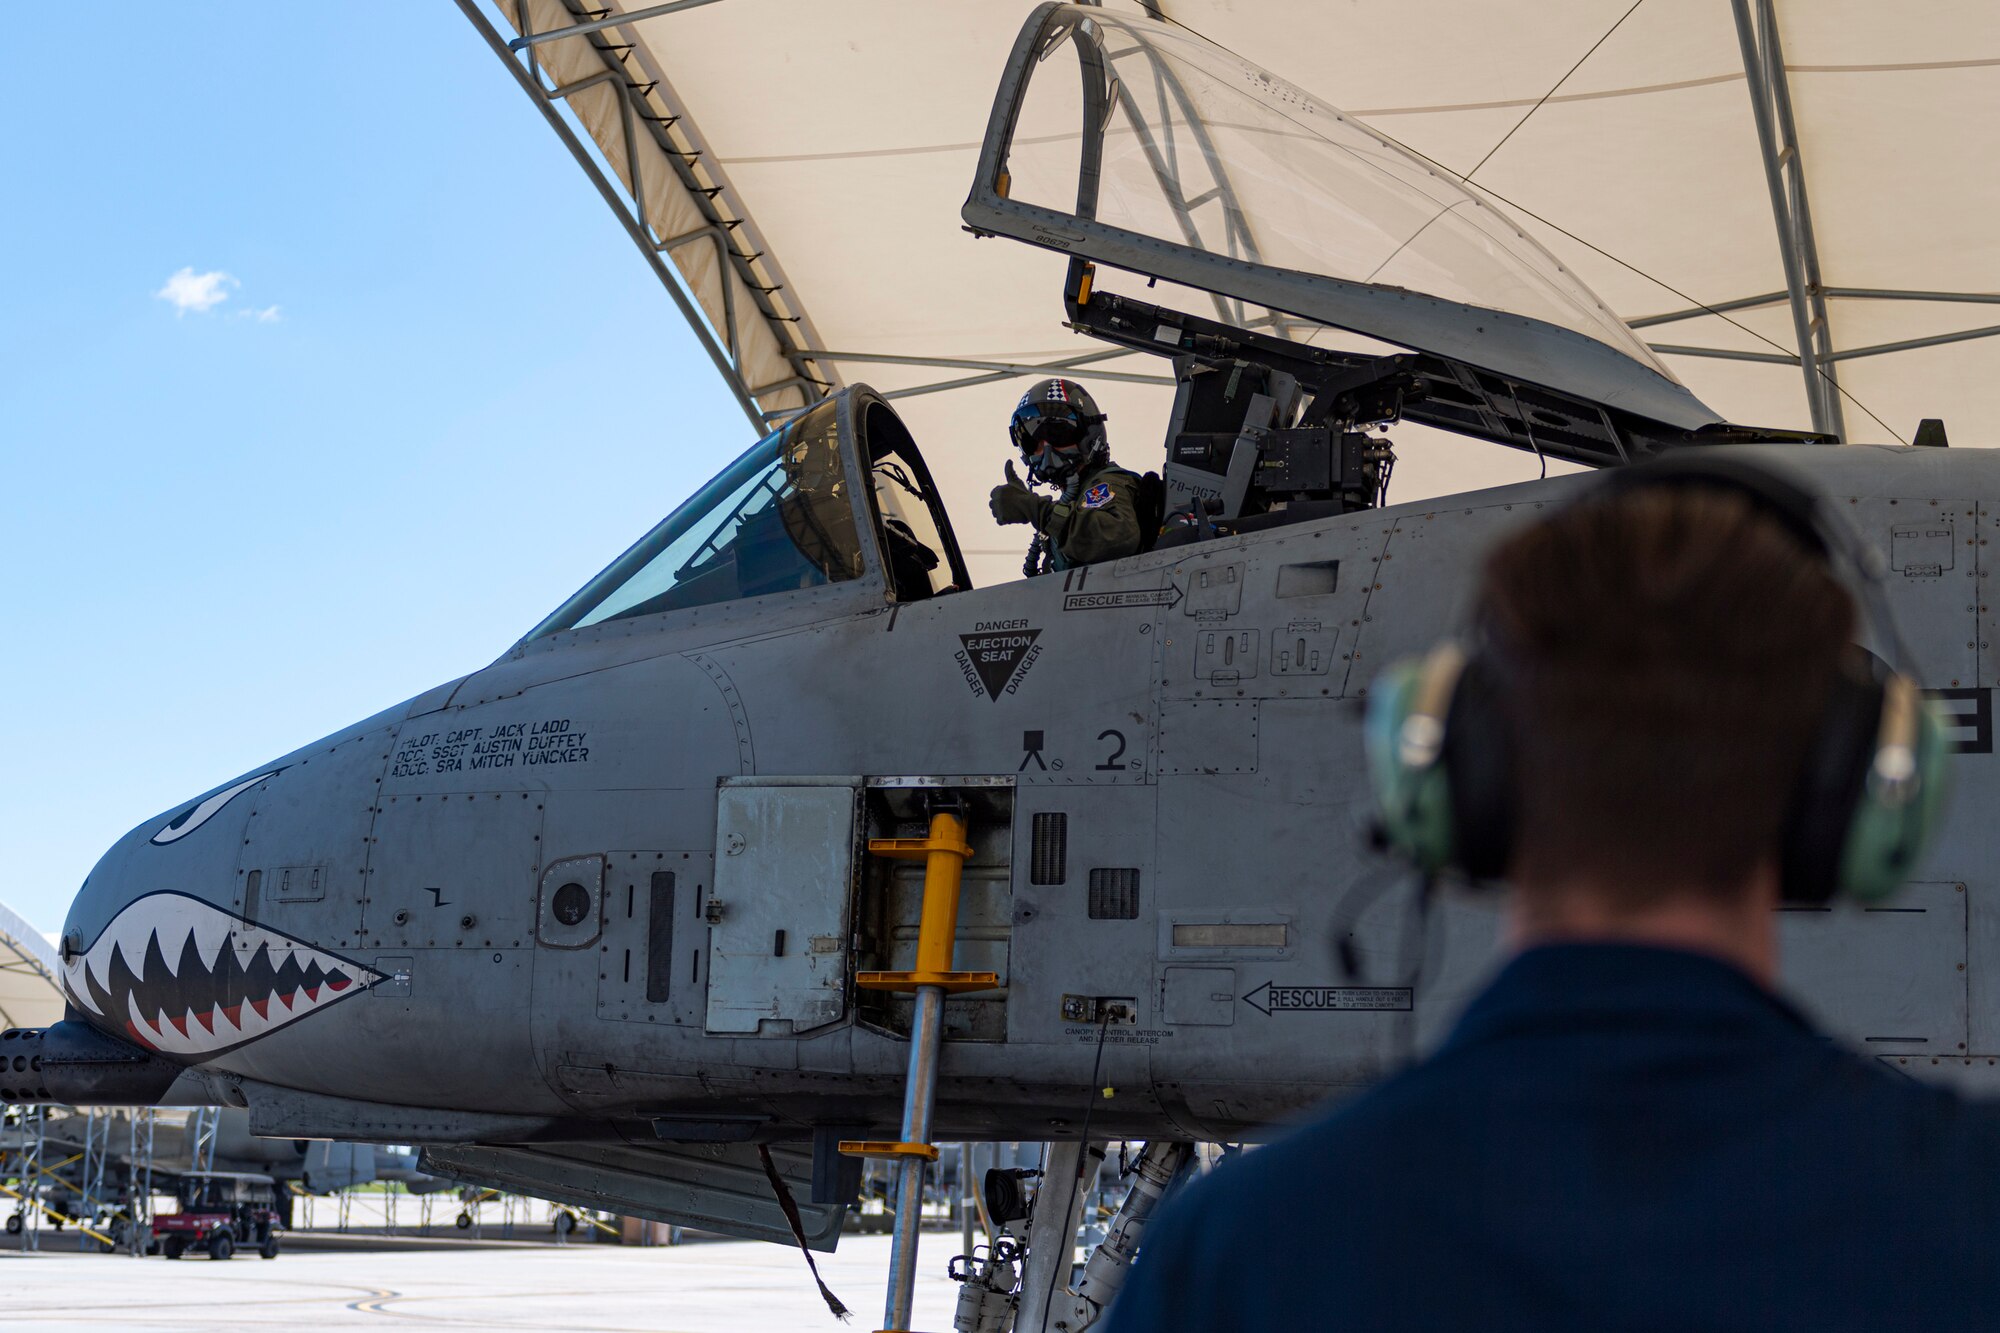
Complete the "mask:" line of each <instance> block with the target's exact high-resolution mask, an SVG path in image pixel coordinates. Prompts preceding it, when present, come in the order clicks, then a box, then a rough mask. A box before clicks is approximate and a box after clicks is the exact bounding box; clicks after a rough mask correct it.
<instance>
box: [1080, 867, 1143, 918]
mask: <svg viewBox="0 0 2000 1333" xmlns="http://www.w3.org/2000/svg"><path fill="white" fill-rule="evenodd" d="M1138 915H1139V871H1138V869H1137V868H1136V867H1133V866H1099V867H1097V868H1096V869H1094V870H1092V871H1091V872H1090V919H1091V920H1092V921H1131V920H1134V919H1135V918H1137V917H1138Z"/></svg>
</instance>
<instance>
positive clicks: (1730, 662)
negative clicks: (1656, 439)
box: [1479, 486, 1855, 909]
mask: <svg viewBox="0 0 2000 1333" xmlns="http://www.w3.org/2000/svg"><path fill="white" fill-rule="evenodd" d="M1479 606H1480V617H1481V621H1482V626H1483V628H1484V630H1485V632H1486V634H1487V637H1488V640H1489V649H1488V651H1489V652H1490V654H1491V657H1492V660H1493V661H1494V662H1495V665H1496V668H1497V673H1498V677H1499V681H1500V692H1501V696H1502V708H1503V710H1504V712H1505V714H1506V717H1507V722H1508V724H1509V729H1510V731H1511V732H1512V734H1513V737H1514V742H1515V744H1514V750H1513V753H1514V761H1515V765H1516V773H1515V779H1516V792H1517V801H1516V809H1517V811H1518V815H1519V824H1518V833H1517V836H1516V839H1515V845H1514V863H1513V865H1512V866H1511V867H1510V873H1511V875H1512V876H1513V877H1514V878H1515V879H1517V880H1519V881H1522V882H1525V883H1527V884H1529V885H1533V884H1537V883H1542V884H1549V883H1559V882H1567V881H1571V880H1574V879H1576V878H1578V877H1583V876H1587V877H1589V878H1590V879H1591V880H1593V881H1594V882H1596V883H1600V884H1602V885H1604V886H1605V888H1606V891H1607V892H1608V893H1612V894H1614V895H1616V898H1617V902H1616V903H1615V904H1614V905H1615V906H1618V907H1622V908H1627V909H1629V908H1633V907H1639V906H1643V905H1645V904H1647V903H1648V902H1651V901H1655V900H1657V899H1658V898H1659V897H1661V896H1663V895H1664V894H1666V893H1668V892H1673V891H1683V890H1688V889H1692V890H1696V891H1699V892H1704V893H1707V894H1710V895H1717V896H1720V895H1724V894H1727V893H1728V892H1730V891H1731V890H1732V889H1734V888H1736V887H1738V886H1740V885H1741V884H1743V882H1744V881H1745V880H1746V879H1747V878H1748V877H1749V875H1750V873H1751V871H1752V870H1753V869H1754V868H1755V867H1756V865H1757V864H1758V863H1759V861H1760V860H1763V859H1765V858H1768V857H1773V856H1775V855H1776V854H1777V852H1778V848H1779V836H1780V831H1781V829H1782V826H1783V823H1784V820H1785V816H1786V812H1787V808H1788V804H1789V800H1790V797H1791V794H1792V792H1793V790H1794V788H1795V787H1796V786H1797V782H1798V776H1799V773H1800V771H1801V768H1802V766H1803V765H1804V763H1805V762H1806V747H1807V745H1808V743H1809V741H1810V739H1811V737H1812V735H1813V732H1814V730H1815V727H1816V725H1817V723H1818V721H1819V719H1820V716H1821V713H1822V710H1823V709H1824V707H1825V705H1826V701H1827V697H1828V694H1829V691H1830V689H1831V687H1832V680H1833V673H1834V672H1835V670H1836V669H1837V668H1838V664H1839V662H1840V658H1841V654H1842V653H1843V652H1844V651H1846V647H1847V644H1848V643H1849V642H1850V640H1851V639H1852V637H1853V633H1854V622H1855V610H1854V602H1853V599H1852V598H1851V597H1850V596H1849V595H1848V593H1847V591H1846V590H1845V589H1844V588H1842V587H1841V586H1840V584H1839V583H1838V582H1837V581H1836V580H1835V579H1834V577H1833V575H1832V572H1831V571H1830V570H1829V569H1828V568H1827V565H1826V562H1825V561H1824V560H1823V559H1822V558H1821V557H1820V556H1819V555H1817V554H1816V553H1814V552H1811V551H1809V550H1808V549H1807V548H1806V547H1805V546H1804V545H1803V544H1802V543H1801V542H1800V540H1799V539H1798V537H1797V536H1795V535H1794V534H1793V533H1791V532H1789V531H1787V530H1786V529H1785V528H1784V527H1783V526H1781V525H1780V524H1779V523H1778V522H1777V521H1775V520H1774V519H1773V518H1772V517H1771V516H1770V515H1769V514H1768V513H1766V512H1765V511H1764V510H1763V509H1762V508H1761V507H1760V506H1758V505H1757V504H1756V503H1754V502H1753V501H1751V500H1750V499H1749V498H1748V497H1747V496H1744V495H1742V494H1740V493H1737V492H1735V491H1731V490H1728V489H1725V488H1722V487H1707V486H1673V487H1661V488H1657V489H1655V488H1643V489H1634V490H1632V491H1630V492H1627V493H1624V494H1619V495H1613V496H1608V497H1599V498H1595V499H1586V500H1584V501H1583V502H1582V503H1579V504H1575V505H1572V506H1570V507H1569V508H1567V509H1565V510H1563V511H1561V512H1559V513H1557V514H1556V515H1554V516H1553V517H1552V518H1550V519H1548V520H1546V521H1544V522H1541V523H1537V524H1535V525H1534V526H1533V527H1531V528H1528V529H1527V530H1525V531H1523V532H1520V533H1517V534H1516V535H1514V536H1513V537H1512V538H1510V539H1509V540H1507V541H1506V542H1504V543H1502V544H1501V545H1500V547H1499V548H1498V549H1497V550H1495V551H1494V552H1493V554H1492V555H1491V556H1490V557H1489V558H1488V560H1487V562H1486V568H1485V575H1484V579H1483V582H1482V586H1481V590H1480V603H1479Z"/></svg>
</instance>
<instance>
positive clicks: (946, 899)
mask: <svg viewBox="0 0 2000 1333" xmlns="http://www.w3.org/2000/svg"><path fill="white" fill-rule="evenodd" d="M868 850H869V852H870V853H871V854H873V855H876V856H887V857H893V858H897V859H901V860H916V859H919V858H921V859H922V860H923V862H924V901H923V911H922V916H921V918H920V919H919V921H918V924H917V965H916V968H915V969H914V970H913V971H909V972H863V973H860V974H858V975H857V976H856V977H855V979H854V983H855V985H857V986H859V987H861V988H863V989H867V990H891V991H908V992H913V993H914V995H915V1001H914V1003H913V1005H912V1007H911V1017H910V1071H909V1075H908V1079H907V1082H906V1083H905V1085H904V1088H903V1130H902V1137H901V1138H900V1139H899V1140H898V1141H897V1142H895V1143H869V1142H845V1143H842V1144H841V1145H840V1150H841V1151H842V1152H844V1153H847V1154H850V1155H853V1156H860V1157H882V1158H888V1159H889V1160H891V1161H894V1162H895V1163H896V1231H895V1236H894V1238H893V1240H892V1242H891V1248H890V1252H889V1293H888V1297H887V1299H886V1300H885V1302H884V1305H883V1316H882V1319H883V1323H882V1327H883V1329H884V1330H885V1331H887V1333H901V1330H906V1329H908V1328H909V1326H910V1308H911V1306H912V1304H913V1303H914V1302H915V1299H916V1290H917V1235H918V1228H919V1227H920V1226H921V1224H922V1222H923V1206H924V1167H925V1166H927V1165H928V1164H930V1163H931V1162H935V1161H936V1160H937V1148H936V1147H935V1146H933V1145H932V1143H931V1115H932V1111H933V1110H934V1108H935V1106H936V1102H937V1078H938V1061H939V1057H940V1053H941V1048H942V1047H943V1044H944V997H945V996H946V995H948V994H954V993H957V992H961V991H976V990H990V989H992V988H993V987H995V986H997V985H998V984H999V981H1000V978H999V977H998V976H996V975H995V974H993V973H991V972H954V971H952V966H951V964H952V950H953V947H954V942H955V940H956V938H957V935H958V891H959V884H960V881H961V880H962V879H963V877H964V872H965V862H966V859H967V858H968V857H970V856H971V855H972V848H971V846H970V845H969V844H968V843H967V842H966V841H965V820H964V817H963V815H962V814H960V813H959V812H958V811H957V810H950V809H936V810H934V811H933V812H932V814H931V825H930V835H929V836H928V837H923V838H871V839H869V842H868Z"/></svg>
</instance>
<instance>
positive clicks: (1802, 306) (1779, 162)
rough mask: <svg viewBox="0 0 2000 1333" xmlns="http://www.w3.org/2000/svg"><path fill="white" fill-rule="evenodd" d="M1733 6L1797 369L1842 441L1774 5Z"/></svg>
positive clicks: (1762, 0)
mask: <svg viewBox="0 0 2000 1333" xmlns="http://www.w3.org/2000/svg"><path fill="white" fill-rule="evenodd" d="M1730 7H1731V8H1732V9H1733V10H1734V11H1735V14H1736V37H1737V41H1738V44H1739V45H1740V46H1741V47H1742V48H1743V73H1744V76H1745V78H1746V80H1747V82H1748V83H1749V86H1750V107H1751V111H1752V113H1753V114H1754V117H1755V119H1756V122H1757V144H1758V147H1759V148H1760V149H1761V150H1762V152H1763V155H1764V179H1765V183H1766V184H1767V185H1768V186H1769V187H1770V191H1771V214H1772V217H1773V219H1774V220H1775V221H1776V223H1777V227H1778V249H1779V254H1780V257H1781V258H1782V259H1783V261H1784V269H1785V294H1786V300H1787V303H1788V304H1789V305H1790V306H1791V308H1792V331H1793V334H1794V336H1795V337H1796V338H1797V341H1798V349H1799V355H1798V361H1799V366H1800V368H1801V369H1802V370H1804V372H1805V377H1806V404H1807V406H1808V407H1809V408H1810V409H1811V410H1812V425H1813V429H1814V430H1816V431H1818V432H1820V433H1822V434H1826V435H1832V436H1833V437H1835V438H1836V439H1840V440H1845V439H1846V438H1847V429H1846V421H1845V419H1844V416H1843V414H1842V412H1841V407H1840V385H1839V384H1838V383H1837V382H1836V381H1835V379H1834V375H1833V369H1832V364H1833V363H1832V360H1831V358H1832V354H1833V331H1832V329H1831V328H1829V327H1828V324H1827V317H1826V288H1825V286H1824V284H1823V283H1822V282H1821V281H1820V271H1819V250H1818V247H1817V246H1816V245H1815V244H1814V242H1813V229H1812V209H1811V207H1810V206H1809V205H1808V203H1807V200H1806V178H1805V167H1804V165H1803V164H1802V163H1801V162H1800V160H1799V140H1798V133H1797V131H1796V128H1795V127H1794V125H1793V124H1792V93H1791V86H1790V83H1789V82H1788V80H1787V79H1786V77H1785V56H1784V51H1783V49H1782V47H1781V46H1780V45H1779V41H1778V15H1777V9H1776V7H1775V0H1730ZM1753 7H1754V13H1753Z"/></svg>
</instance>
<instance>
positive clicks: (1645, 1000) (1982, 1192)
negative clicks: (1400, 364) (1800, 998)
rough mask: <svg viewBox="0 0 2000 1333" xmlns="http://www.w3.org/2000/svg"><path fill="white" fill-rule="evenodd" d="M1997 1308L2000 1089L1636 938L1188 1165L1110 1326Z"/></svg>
mask: <svg viewBox="0 0 2000 1333" xmlns="http://www.w3.org/2000/svg"><path fill="white" fill-rule="evenodd" d="M1952 1054H1953V1055H1954V1056H1956V1055H1957V1052H1953V1053H1952ZM1926 1058H1928V1057H1926ZM1996 1327H2000V1107H1996V1106H1993V1105H1987V1104H1984V1103H1980V1102H1968V1101H1964V1100H1962V1099H1960V1098H1959V1097H1957V1096H1955V1095H1953V1094H1952V1093H1949V1092H1946V1091H1942V1090H1940V1089H1938V1088H1935V1087H1931V1086H1928V1085H1925V1084H1922V1083H1918V1082H1915V1081H1912V1080H1911V1079H1909V1078H1907V1077H1905V1076H1903V1075H1900V1074H1898V1073H1895V1072H1892V1071H1891V1070H1889V1069H1887V1068H1884V1067H1882V1066H1881V1065H1880V1064H1879V1063H1876V1062H1870V1061H1867V1060H1864V1059H1861V1058H1859V1057H1857V1056H1854V1055H1852V1054H1849V1053H1848V1052H1846V1051H1844V1050H1841V1049H1839V1048H1837V1047H1836V1046H1835V1045H1834V1044H1833V1043H1832V1042H1831V1041H1830V1040H1829V1039H1827V1038H1826V1037H1824V1036H1822V1035H1821V1034H1819V1033H1817V1032H1815V1031H1814V1030H1813V1029H1812V1028H1811V1027H1809V1026H1808V1025H1807V1024H1806V1022H1805V1021H1804V1020H1803V1019H1802V1018H1801V1017H1800V1016H1799V1015H1798V1014H1797V1013H1796V1012H1795V1011H1794V1010H1793V1009H1792V1008H1791V1007H1790V1006H1789V1005H1787V1004H1785V1003H1784V1002H1783V1001H1782V1000H1779V999H1778V998H1777V997H1775V996H1773V995H1772V994H1771V993H1770V992H1768V991H1766V990H1765V989H1764V988H1763V987H1761V986H1759V985H1757V984H1756V983H1755V982H1754V981H1752V980H1751V979H1750V978H1749V977H1747V976H1745V975H1744V974H1743V973H1741V972H1739V971H1737V970H1736V969H1734V968H1732V967H1729V966H1728V965H1726V964H1724V963H1721V962H1717V961H1715V960H1713V959H1709V958H1705V957H1701V956H1698V955H1695V954H1691V953H1681V952H1675V951H1671V950H1665V949H1648V948H1638V947H1630V946H1624V945H1556V946H1550V947H1545V948H1539V949H1534V950H1531V951H1529V952H1527V953H1524V954H1522V955H1521V956H1520V957H1518V958H1516V959H1515V960H1514V961H1513V962H1512V963H1511V964H1509V965H1508V967H1507V968H1506V969H1505V970H1504V971H1503V972H1502V973H1501V974H1500V976H1499V977H1498V978H1497V979H1495V981H1494V982H1493V984H1492V985H1491V986H1490V987H1489V988H1488V989H1487V990H1486V991H1485V992H1484V993H1483V994H1481V995H1480V996H1479V997H1478V999H1476V1000H1475V1001H1474V1002H1473V1003H1472V1005H1471V1007H1470V1008H1469V1009H1468V1010H1467V1011H1466V1013H1465V1015H1464V1017H1463V1018H1462V1019H1461V1020H1460V1021H1459V1024H1458V1026H1457V1028H1456V1029H1455V1030H1454V1031H1453V1033H1452V1035H1451V1037H1450V1038H1449V1039H1448V1040H1447V1041H1446V1043H1445V1044H1444V1046H1443V1047H1442V1048H1440V1049H1439V1050H1438V1052H1437V1053H1436V1054H1435V1055H1434V1056H1433V1057H1431V1058H1430V1059H1429V1060H1426V1061H1425V1062H1423V1063H1422V1064H1420V1065H1417V1066H1415V1067H1414V1068H1412V1069H1410V1070H1408V1071H1406V1072H1404V1073H1402V1074H1400V1075H1398V1076H1396V1077H1395V1078H1392V1079H1390V1080H1388V1081H1387V1082H1385V1083H1383V1084H1382V1085H1380V1086H1379V1087H1377V1088H1374V1089H1372V1090H1371V1091H1369V1092H1368V1093H1366V1094H1365V1095H1363V1096H1361V1097H1359V1098H1357V1099H1356V1100H1354V1101H1352V1102H1349V1103H1346V1104H1345V1105H1343V1106H1341V1107H1339V1108H1338V1109H1336V1110H1334V1111H1332V1112H1330V1113H1328V1114H1326V1115H1325V1116H1324V1117H1323V1118H1321V1119H1319V1120H1318V1121H1316V1122H1314V1123H1312V1124H1310V1125H1308V1126H1307V1127H1305V1128H1303V1129H1301V1130H1300V1131H1298V1132H1296V1133H1294V1134H1292V1135H1291V1136H1290V1137H1288V1138H1285V1139H1282V1140H1280V1141H1278V1142H1276V1143H1273V1144H1271V1145H1269V1146H1268V1147H1264V1148H1259V1149H1255V1150H1253V1151H1251V1152H1247V1153H1244V1154H1242V1155H1241V1156H1239V1157H1236V1158H1233V1159H1232V1160H1230V1161H1228V1162H1226V1163H1224V1164H1223V1165H1222V1166H1221V1167H1219V1168H1218V1169H1217V1170H1215V1171H1214V1172H1212V1173H1210V1174H1209V1175H1208V1176H1207V1177H1205V1178H1203V1179H1202V1180H1199V1181H1197V1182H1195V1183H1194V1184H1193V1185H1191V1186H1190V1187H1188V1188H1187V1189H1185V1190H1182V1191H1180V1192H1179V1193H1178V1195H1177V1196H1176V1197H1174V1198H1173V1199H1171V1200H1170V1201H1169V1202H1168V1204H1167V1205H1166V1207H1165V1208H1164V1209H1163V1211H1162V1213H1161V1215H1160V1217H1159V1218H1158V1219H1157V1220H1156V1221H1155V1223H1154V1225H1153V1226H1152V1227H1151V1228H1150V1229H1149V1230H1148V1232H1147V1233H1146V1236H1145V1240H1144V1244H1143V1246H1142V1248H1141V1250H1140V1253H1139V1257H1138V1261H1137V1263H1136V1265H1135V1266H1134V1268H1133V1271H1132V1273H1131V1276H1130V1278H1129V1279H1128V1281H1127V1284H1126V1288H1125V1290H1124V1292H1123V1293H1122V1294H1121V1295H1120V1296H1119V1298H1118V1300H1117V1301H1116V1302H1115V1303H1114V1305H1113V1306H1112V1310H1111V1317H1110V1321H1109V1324H1108V1326H1107V1328H1108V1333H1155V1331H1171V1330H1189V1333H1193V1331H1194V1330H1200V1331H1201V1333H1218V1330H1225V1329H1286V1330H1292V1329H1330V1330H1345V1329H1359V1330H1382V1329H1413V1330H1414V1329H1424V1330H1434V1329H1460V1328H1463V1329H1472V1330H1478V1333H1505V1331H1506V1330H1515V1329H1522V1330H1526V1329H1534V1330H1538V1331H1539V1330H1550V1329H1576V1330H1591V1333H1603V1331H1604V1330H1617V1329H1649V1330H1650V1329H1658V1330H1662V1331H1663V1333H1664V1331H1665V1330H1676V1331H1680V1330H1693V1329H1741V1330H1745V1333H1750V1331H1752V1330H1755V1331H1756V1333H1769V1330H1784V1329H1797V1330H1802V1331H1805V1330H1809V1331H1810V1333H1833V1331H1834V1330H1844V1329H1971V1328H1996Z"/></svg>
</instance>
